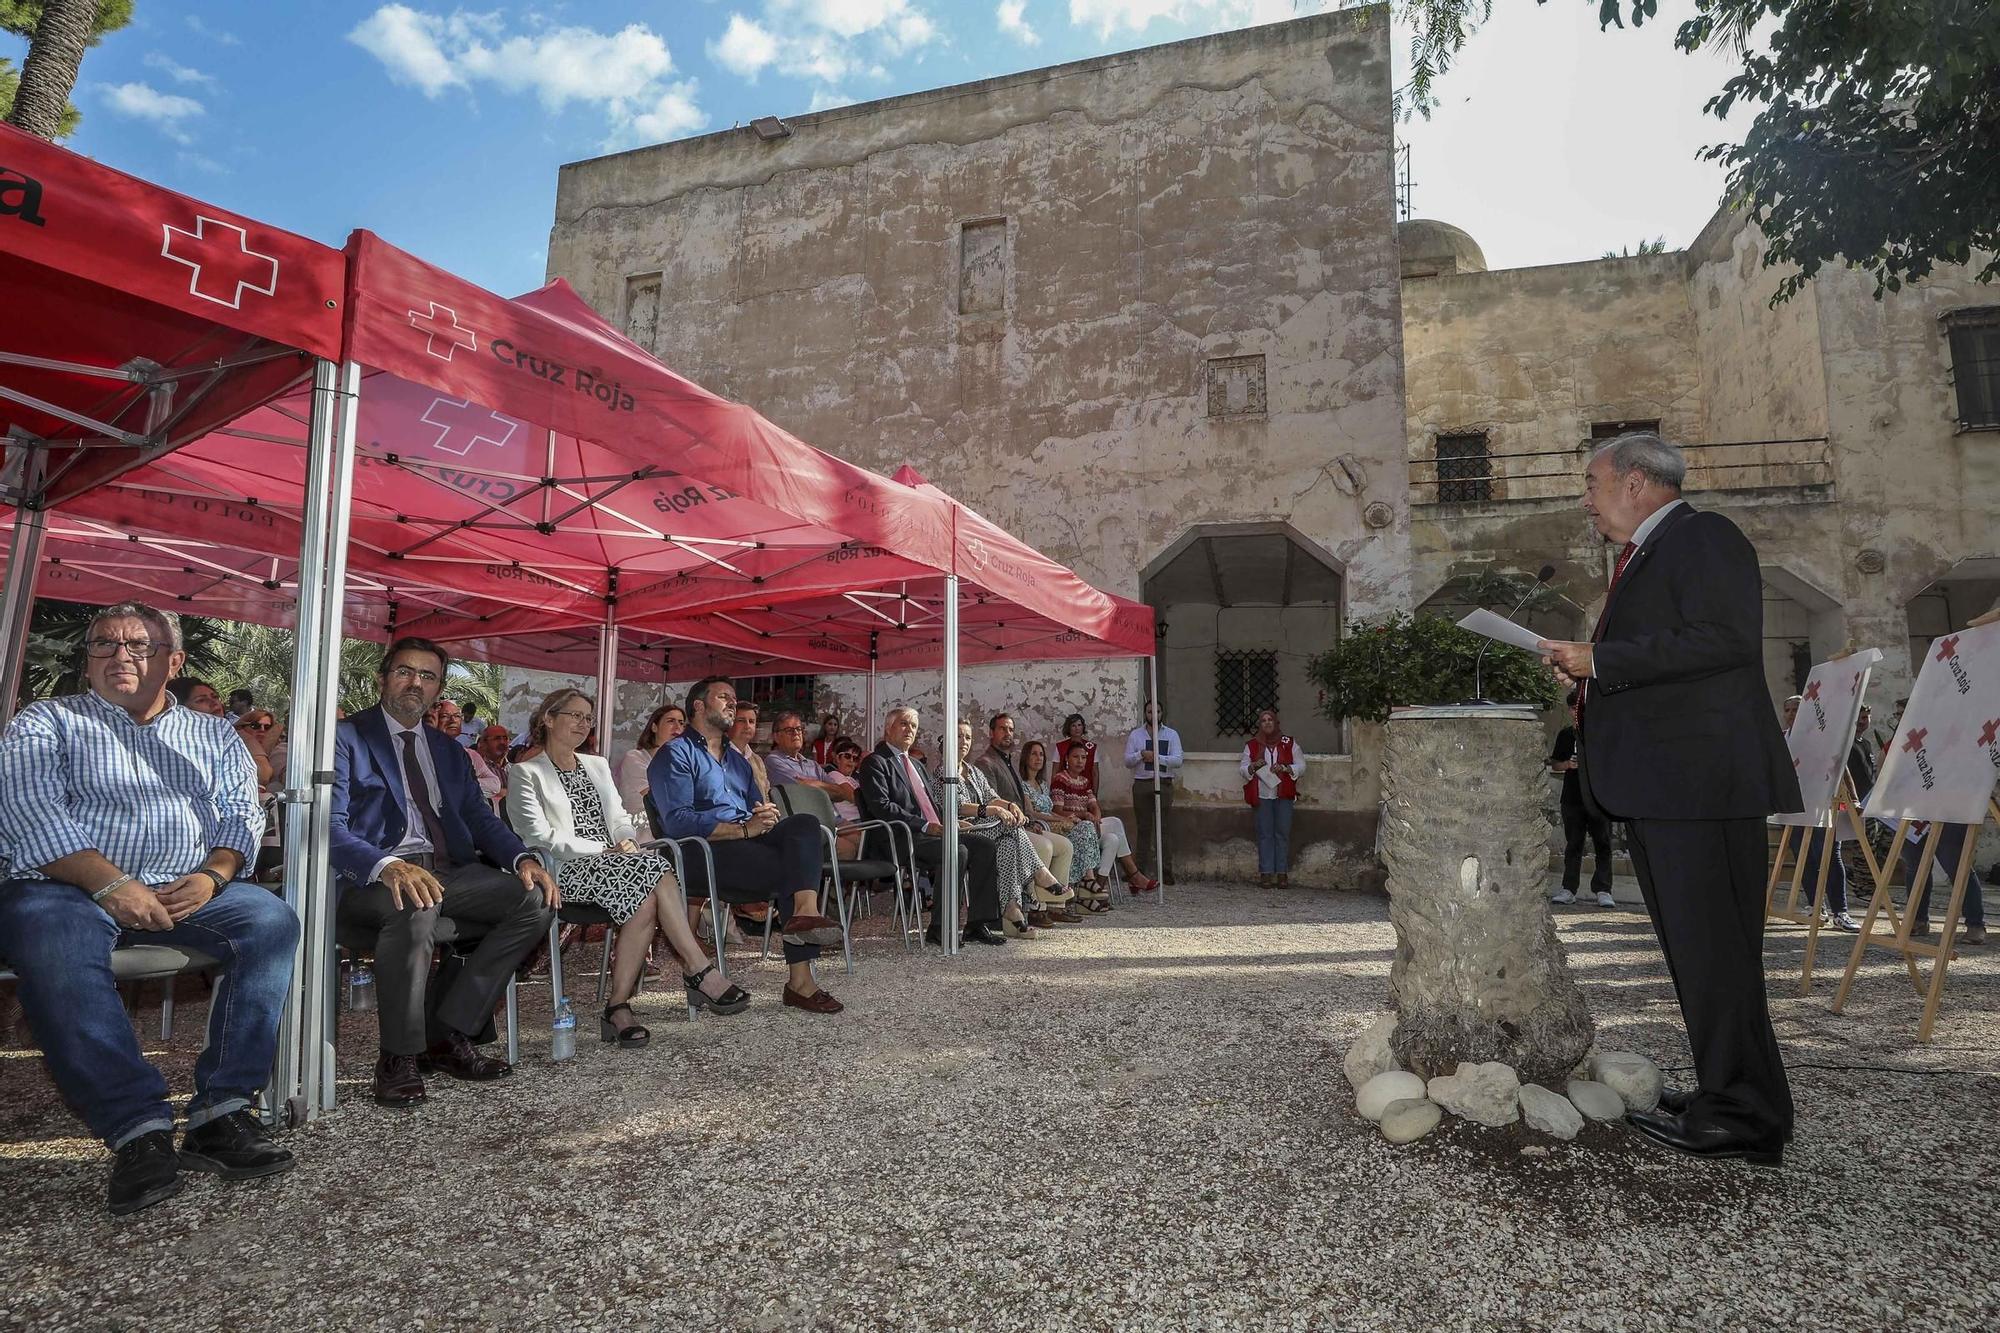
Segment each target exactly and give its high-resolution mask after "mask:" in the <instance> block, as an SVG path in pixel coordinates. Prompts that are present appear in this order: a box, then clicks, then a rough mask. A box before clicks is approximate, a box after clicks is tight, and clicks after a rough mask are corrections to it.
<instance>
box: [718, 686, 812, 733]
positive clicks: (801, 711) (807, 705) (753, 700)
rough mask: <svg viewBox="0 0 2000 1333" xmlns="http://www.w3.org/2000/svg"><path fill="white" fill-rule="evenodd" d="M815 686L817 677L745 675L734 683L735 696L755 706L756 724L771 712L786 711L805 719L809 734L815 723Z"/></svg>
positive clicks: (760, 723) (765, 719) (760, 722)
mask: <svg viewBox="0 0 2000 1333" xmlns="http://www.w3.org/2000/svg"><path fill="white" fill-rule="evenodd" d="M818 686H819V677H818V676H746V677H744V678H743V679H742V680H739V681H737V682H736V697H737V698H738V699H740V700H742V701H743V702H744V703H746V704H756V705H757V712H758V723H759V725H762V724H763V723H764V722H765V721H767V720H768V719H769V718H770V717H771V715H772V714H773V713H776V712H779V711H781V710H786V709H789V710H790V711H792V712H795V713H797V714H798V715H799V716H801V717H803V718H805V719H806V721H807V723H808V724H809V725H808V726H807V731H808V732H810V731H811V730H812V725H811V724H814V723H815V721H816V719H814V718H813V716H812V708H813V691H814V690H815V689H817V688H818Z"/></svg>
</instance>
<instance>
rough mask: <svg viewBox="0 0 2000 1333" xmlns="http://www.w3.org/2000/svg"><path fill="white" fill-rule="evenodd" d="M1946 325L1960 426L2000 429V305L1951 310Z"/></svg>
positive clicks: (1952, 382) (1973, 428) (1972, 428)
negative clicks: (1949, 341)
mask: <svg viewBox="0 0 2000 1333" xmlns="http://www.w3.org/2000/svg"><path fill="white" fill-rule="evenodd" d="M1944 325H1945V331H1946V334H1947V336H1948V337H1949V338H1950V340H1951V384H1952V388H1953V389H1955V390H1956V391H1957V394H1958V428H1959V429H1960V430H2000V306H1974V307H1971V308H1969V309H1965V310H1953V311H1950V312H1948V313H1947V314H1946V315H1945V317H1944Z"/></svg>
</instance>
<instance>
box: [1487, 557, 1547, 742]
mask: <svg viewBox="0 0 2000 1333" xmlns="http://www.w3.org/2000/svg"><path fill="white" fill-rule="evenodd" d="M1552 572H1553V571H1550V570H1544V571H1543V572H1542V573H1541V574H1540V575H1539V576H1537V577H1536V579H1535V581H1534V582H1533V583H1532V584H1530V585H1529V586H1528V590H1527V591H1526V592H1524V593H1522V594H1521V600H1520V601H1518V602H1516V603H1514V609H1513V610H1512V611H1509V612H1508V613H1507V619H1509V620H1512V619H1513V618H1514V617H1515V616H1516V615H1518V614H1520V610H1521V608H1522V607H1524V606H1526V605H1527V604H1528V599H1529V598H1530V597H1533V596H1534V595H1535V594H1536V593H1538V592H1540V591H1541V589H1542V585H1543V584H1545V583H1547V582H1548V581H1549V576H1550V574H1551V573H1552ZM1492 646H1493V640H1491V639H1488V640H1487V641H1486V642H1485V643H1483V644H1481V645H1480V647H1479V656H1477V657H1475V658H1473V659H1472V698H1470V699H1467V700H1466V703H1468V704H1477V705H1479V706H1481V707H1485V708H1497V707H1499V705H1498V704H1496V703H1495V702H1494V701H1493V700H1491V699H1489V698H1487V697H1486V686H1485V677H1484V675H1483V674H1482V672H1483V671H1484V669H1485V666H1486V650H1487V649H1488V648H1491V647H1492Z"/></svg>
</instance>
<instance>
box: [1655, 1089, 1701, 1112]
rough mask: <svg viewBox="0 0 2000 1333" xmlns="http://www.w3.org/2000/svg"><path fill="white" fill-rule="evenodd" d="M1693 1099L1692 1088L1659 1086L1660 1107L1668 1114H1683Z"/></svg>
mask: <svg viewBox="0 0 2000 1333" xmlns="http://www.w3.org/2000/svg"><path fill="white" fill-rule="evenodd" d="M1693 1101H1694V1090H1693V1089H1690V1088H1661V1089H1660V1109H1661V1110H1662V1111H1665V1112H1666V1113H1667V1114H1668V1115H1685V1114H1686V1113H1687V1109H1688V1106H1689V1105H1690V1104H1691V1103H1692V1102H1693Z"/></svg>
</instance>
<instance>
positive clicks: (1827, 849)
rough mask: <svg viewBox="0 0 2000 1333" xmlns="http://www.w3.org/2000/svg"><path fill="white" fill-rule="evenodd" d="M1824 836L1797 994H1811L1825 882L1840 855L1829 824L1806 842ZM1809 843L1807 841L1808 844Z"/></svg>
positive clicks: (1823, 904) (1809, 836) (1812, 831)
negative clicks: (1824, 842)
mask: <svg viewBox="0 0 2000 1333" xmlns="http://www.w3.org/2000/svg"><path fill="white" fill-rule="evenodd" d="M1822 834H1824V836H1825V838H1826V845H1825V846H1824V847H1823V848H1821V849H1820V858H1819V882H1818V883H1817V884H1815V885H1814V886H1813V901H1812V904H1811V905H1810V906H1809V907H1808V908H1807V910H1806V958H1805V966H1804V967H1803V968H1801V969H1800V973H1799V994H1801V995H1810V994H1812V974H1813V959H1814V957H1815V956H1816V955H1817V954H1818V952H1819V923H1820V921H1821V920H1822V919H1824V918H1825V916H1826V910H1827V908H1826V881H1827V878H1828V874H1829V872H1830V871H1831V870H1832V869H1833V858H1834V857H1836V856H1838V855H1840V843H1839V841H1838V840H1837V839H1836V838H1835V836H1834V828H1833V826H1832V825H1831V824H1829V825H1828V826H1827V827H1826V828H1825V829H1823V830H1822V829H1813V830H1810V831H1809V832H1808V833H1807V834H1806V835H1805V836H1806V838H1807V839H1808V840H1810V839H1811V838H1813V837H1816V836H1820V835H1822ZM1807 845H1810V842H1809V841H1808V844H1807Z"/></svg>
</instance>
